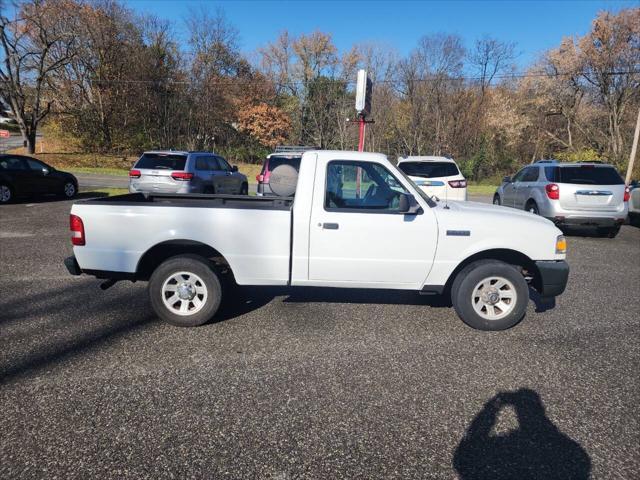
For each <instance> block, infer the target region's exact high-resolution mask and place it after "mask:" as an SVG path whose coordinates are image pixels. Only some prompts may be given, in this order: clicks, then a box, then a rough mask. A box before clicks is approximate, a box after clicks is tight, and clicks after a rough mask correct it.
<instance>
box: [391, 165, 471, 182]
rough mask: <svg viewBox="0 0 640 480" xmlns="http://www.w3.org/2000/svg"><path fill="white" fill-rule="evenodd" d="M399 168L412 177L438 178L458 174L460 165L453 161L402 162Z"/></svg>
mask: <svg viewBox="0 0 640 480" xmlns="http://www.w3.org/2000/svg"><path fill="white" fill-rule="evenodd" d="M398 168H399V169H400V170H402V171H403V172H404V173H406V174H407V175H409V176H411V177H422V178H437V177H451V176H453V175H458V174H459V173H460V172H459V171H458V167H457V166H456V164H455V163H452V162H402V163H399V164H398Z"/></svg>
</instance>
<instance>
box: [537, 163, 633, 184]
mask: <svg viewBox="0 0 640 480" xmlns="http://www.w3.org/2000/svg"><path fill="white" fill-rule="evenodd" d="M545 174H546V176H547V179H548V180H549V181H550V182H558V183H572V184H578V185H622V184H623V183H624V181H623V180H622V177H621V176H620V174H619V173H618V172H617V171H616V169H615V168H613V167H599V166H595V165H576V166H575V167H572V166H570V167H545Z"/></svg>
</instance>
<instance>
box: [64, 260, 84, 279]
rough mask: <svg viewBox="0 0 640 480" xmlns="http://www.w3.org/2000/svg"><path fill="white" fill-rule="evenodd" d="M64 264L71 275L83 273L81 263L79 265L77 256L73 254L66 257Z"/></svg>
mask: <svg viewBox="0 0 640 480" xmlns="http://www.w3.org/2000/svg"><path fill="white" fill-rule="evenodd" d="M64 266H65V267H67V270H68V271H69V273H70V274H71V275H75V276H77V275H82V270H81V269H80V265H78V261H77V260H76V257H74V256H71V257H67V258H65V259H64Z"/></svg>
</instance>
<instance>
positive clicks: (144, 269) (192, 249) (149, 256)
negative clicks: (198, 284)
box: [136, 239, 232, 280]
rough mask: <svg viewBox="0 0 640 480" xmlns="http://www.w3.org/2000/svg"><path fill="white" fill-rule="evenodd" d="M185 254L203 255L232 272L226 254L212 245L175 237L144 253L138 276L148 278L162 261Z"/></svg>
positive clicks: (138, 267)
mask: <svg viewBox="0 0 640 480" xmlns="http://www.w3.org/2000/svg"><path fill="white" fill-rule="evenodd" d="M184 254H192V255H198V256H201V257H203V258H206V259H209V260H211V261H213V262H214V263H215V264H216V265H218V266H221V267H226V268H227V269H228V270H229V271H231V272H232V269H231V265H229V262H228V261H227V259H226V258H225V257H224V255H222V254H221V253H220V252H219V251H218V250H216V249H215V248H213V247H212V246H211V245H207V244H206V243H202V242H198V241H195V240H186V239H175V240H167V241H165V242H161V243H158V244H156V245H154V246H153V247H151V248H149V249H148V250H147V251H146V252H145V253H144V254H142V256H141V257H140V259H139V260H138V264H137V266H136V278H137V279H139V280H148V279H149V277H151V274H152V273H153V271H154V270H155V269H156V268H157V267H158V266H159V265H160V264H161V263H162V262H164V261H165V260H167V259H169V258H171V257H175V256H176V255H184Z"/></svg>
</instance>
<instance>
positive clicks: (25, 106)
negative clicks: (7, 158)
mask: <svg viewBox="0 0 640 480" xmlns="http://www.w3.org/2000/svg"><path fill="white" fill-rule="evenodd" d="M69 3H70V2H66V1H64V0H46V1H45V0H33V1H31V2H28V3H24V4H22V5H20V6H18V5H16V6H15V12H16V13H15V17H14V18H9V17H7V16H5V15H1V16H0V45H1V46H2V52H3V54H4V60H3V62H2V64H1V66H0V82H1V84H0V94H1V95H2V97H3V99H4V100H5V101H6V102H7V103H8V104H9V106H10V107H11V112H12V113H13V115H14V116H15V119H16V121H17V123H18V126H19V127H20V131H21V133H22V136H23V138H24V140H25V141H26V143H27V149H28V151H29V153H34V152H35V144H36V132H37V129H38V126H39V124H40V122H42V120H43V119H44V118H45V117H46V116H47V115H48V114H49V112H50V111H51V107H52V105H53V102H54V97H53V95H51V93H50V92H49V91H48V89H47V86H48V82H49V80H50V76H51V75H52V74H53V73H55V72H56V71H57V70H59V69H61V68H63V67H64V66H65V65H66V64H67V62H69V60H70V59H71V58H72V57H73V55H74V46H75V37H74V35H73V22H74V18H73V15H72V14H67V15H61V14H60V13H61V12H60V10H61V9H67V8H68V7H69Z"/></svg>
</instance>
